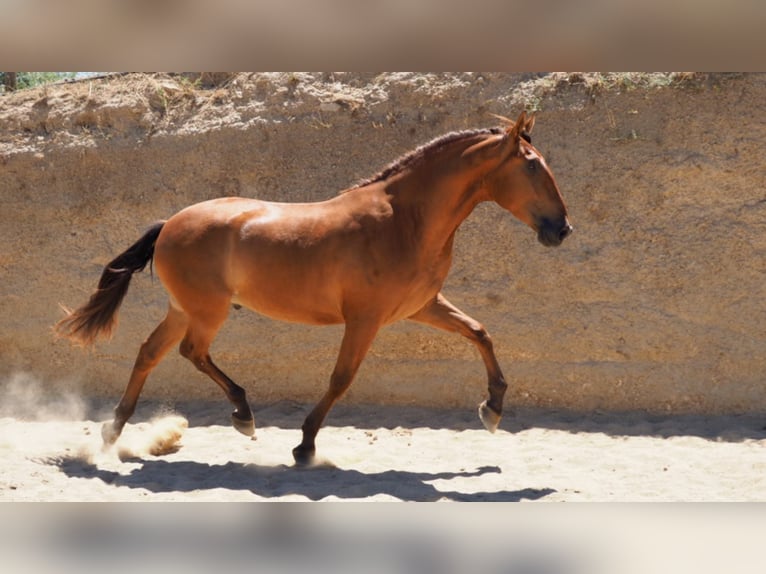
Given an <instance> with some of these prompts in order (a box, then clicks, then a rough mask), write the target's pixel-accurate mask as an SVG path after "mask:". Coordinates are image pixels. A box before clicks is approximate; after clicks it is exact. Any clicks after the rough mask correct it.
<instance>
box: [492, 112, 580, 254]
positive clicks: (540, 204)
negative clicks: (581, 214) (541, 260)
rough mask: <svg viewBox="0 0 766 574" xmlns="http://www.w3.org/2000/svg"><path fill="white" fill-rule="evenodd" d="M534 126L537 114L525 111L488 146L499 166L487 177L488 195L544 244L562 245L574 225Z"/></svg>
mask: <svg viewBox="0 0 766 574" xmlns="http://www.w3.org/2000/svg"><path fill="white" fill-rule="evenodd" d="M534 124H535V118H534V115H532V116H527V114H526V112H521V114H520V115H519V118H518V119H517V120H516V122H515V123H513V122H511V124H510V125H509V126H508V128H507V129H506V130H505V132H504V133H503V134H502V135H497V136H495V138H496V141H495V142H492V145H490V146H488V147H491V148H492V150H493V152H494V153H492V155H493V156H494V157H493V158H491V159H490V161H494V162H495V167H494V168H493V169H492V170H491V171H490V172H489V173H488V174H487V176H486V177H485V185H486V192H487V193H488V194H489V195H490V197H491V199H493V200H494V201H495V202H497V203H498V204H499V205H500V206H502V207H504V208H505V209H507V210H508V211H510V212H511V213H512V214H513V215H515V216H516V217H517V218H518V219H520V220H521V221H523V222H524V223H526V224H527V225H529V226H530V227H531V228H532V229H534V230H535V231H536V232H537V238H538V239H539V240H540V243H542V244H543V245H546V246H558V245H561V242H562V241H563V240H564V239H565V238H566V237H567V236H568V235H569V234H570V233H572V226H571V225H570V223H569V219H568V217H567V208H566V205H564V200H563V198H562V197H561V192H559V188H558V185H556V180H555V179H554V178H553V174H552V173H551V171H550V169H549V168H548V165H547V164H546V162H545V158H543V155H542V154H541V153H540V152H539V151H538V150H537V149H536V148H535V147H534V146H533V145H532V142H531V139H530V137H529V134H530V133H531V132H532V127H533V126H534ZM486 143H490V142H486ZM497 154H499V155H497ZM488 159H489V158H488ZM498 160H499V162H498Z"/></svg>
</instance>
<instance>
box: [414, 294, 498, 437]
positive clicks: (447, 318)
mask: <svg viewBox="0 0 766 574" xmlns="http://www.w3.org/2000/svg"><path fill="white" fill-rule="evenodd" d="M410 319H412V320H413V321H418V322H420V323H426V324H428V325H431V326H433V327H437V328H439V329H444V330H445V331H449V332H451V333H460V334H461V335H463V336H464V337H466V338H467V339H469V340H470V341H471V342H472V343H473V344H474V345H476V348H477V349H478V350H479V353H480V354H481V358H482V359H483V360H484V366H485V367H486V368H487V379H488V388H489V399H487V400H486V401H484V402H482V403H481V404H480V405H479V418H481V422H482V423H484V426H485V427H486V429H487V430H488V431H490V432H495V431H496V430H497V426H498V424H500V416H501V415H502V413H503V397H504V396H505V390H506V388H508V385H507V383H506V382H505V378H504V377H503V372H502V371H501V370H500V365H499V364H498V362H497V358H496V357H495V351H494V349H493V347H492V339H491V338H490V336H489V334H488V333H487V330H486V329H485V328H484V326H483V325H482V324H481V323H479V322H478V321H477V320H476V319H472V318H471V317H469V316H468V315H466V314H465V313H463V312H462V311H461V310H460V309H458V308H457V307H455V306H454V305H453V304H452V303H450V302H449V301H447V299H446V298H445V297H444V296H443V295H442V294H441V293H439V294H438V295H437V296H436V298H435V299H434V300H432V301H431V302H430V303H429V304H427V305H426V306H425V307H423V308H422V309H421V310H420V311H418V312H417V313H415V314H414V315H412V316H411V317H410Z"/></svg>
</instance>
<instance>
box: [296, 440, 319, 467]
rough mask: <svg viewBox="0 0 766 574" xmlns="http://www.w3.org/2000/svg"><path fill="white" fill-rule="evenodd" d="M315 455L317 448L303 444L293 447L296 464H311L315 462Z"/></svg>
mask: <svg viewBox="0 0 766 574" xmlns="http://www.w3.org/2000/svg"><path fill="white" fill-rule="evenodd" d="M315 455H316V449H315V448H307V447H304V446H303V445H302V444H299V445H298V446H296V447H295V448H294V449H293V458H294V459H295V464H296V466H309V465H310V464H312V463H313V462H314V457H315Z"/></svg>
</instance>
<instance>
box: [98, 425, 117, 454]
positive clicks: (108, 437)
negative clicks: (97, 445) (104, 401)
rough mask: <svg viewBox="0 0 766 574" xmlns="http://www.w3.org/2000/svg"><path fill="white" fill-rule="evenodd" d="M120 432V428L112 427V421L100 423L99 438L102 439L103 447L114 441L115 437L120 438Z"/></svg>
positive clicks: (115, 440) (110, 444)
mask: <svg viewBox="0 0 766 574" xmlns="http://www.w3.org/2000/svg"><path fill="white" fill-rule="evenodd" d="M120 433H121V430H117V429H115V428H114V422H113V421H110V422H106V423H104V424H103V425H101V438H102V439H103V441H104V448H108V447H110V446H112V445H113V444H114V443H116V442H117V439H118V438H120Z"/></svg>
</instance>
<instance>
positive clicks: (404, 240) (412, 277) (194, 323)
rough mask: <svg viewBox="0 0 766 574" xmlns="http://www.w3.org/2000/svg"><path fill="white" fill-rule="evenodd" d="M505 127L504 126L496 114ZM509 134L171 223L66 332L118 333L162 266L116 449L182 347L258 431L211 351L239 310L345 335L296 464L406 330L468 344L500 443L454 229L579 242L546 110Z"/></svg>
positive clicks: (487, 360) (485, 417) (218, 204)
mask: <svg viewBox="0 0 766 574" xmlns="http://www.w3.org/2000/svg"><path fill="white" fill-rule="evenodd" d="M498 117H500V116H498ZM503 119H504V120H505V121H506V122H507V124H506V125H505V126H504V127H494V128H482V129H475V130H465V131H459V132H451V133H448V134H446V135H444V136H441V137H438V138H436V139H434V140H432V141H431V142H429V143H427V144H425V145H422V146H420V147H418V148H416V149H414V150H412V151H411V152H409V153H406V154H404V155H403V156H401V157H400V158H399V159H398V160H396V161H395V162H393V163H391V164H390V165H388V167H386V168H384V169H383V170H382V171H380V172H379V173H378V174H377V175H375V176H374V177H372V178H370V179H367V180H363V181H360V182H358V183H357V184H356V185H353V186H352V187H349V188H347V189H345V190H343V191H341V192H340V193H338V194H336V195H335V196H334V197H332V198H330V199H327V200H324V201H319V202H313V203H278V202H267V201H260V200H258V199H251V198H244V197H224V198H218V199H211V200H208V201H203V202H201V203H196V204H194V205H191V206H189V207H186V208H184V209H182V210H181V211H179V212H178V213H176V214H175V215H173V216H172V217H170V219H168V220H166V221H159V222H157V223H155V224H154V225H152V226H151V227H149V229H148V230H147V231H146V232H145V233H144V234H143V235H142V236H141V237H140V239H138V241H136V242H135V243H134V244H133V245H131V246H130V247H129V248H128V249H127V250H125V251H124V252H123V253H121V254H120V255H118V256H117V257H116V258H115V259H114V260H113V261H111V262H110V263H108V264H107V265H106V266H105V268H104V269H103V272H102V275H101V278H100V280H99V283H98V288H97V289H96V290H95V292H94V293H93V294H92V295H91V297H90V299H89V300H88V301H87V303H85V304H84V305H83V306H82V307H80V308H78V309H77V310H75V311H71V310H68V309H66V308H65V307H64V311H65V312H66V316H65V317H64V318H62V319H61V320H60V321H59V322H58V323H56V325H54V330H55V331H56V333H57V334H58V335H59V336H62V337H66V338H69V339H71V340H72V341H73V342H75V343H79V344H81V345H83V346H87V345H90V344H93V343H94V341H95V340H96V339H97V338H98V337H99V336H109V335H110V334H111V332H112V329H113V328H114V326H115V322H116V315H117V311H118V310H119V307H120V304H121V302H122V300H123V298H124V296H125V294H126V292H127V290H128V286H129V284H130V281H131V277H132V275H133V274H134V273H136V272H139V271H142V270H143V269H144V268H145V267H146V265H147V264H149V263H152V262H153V266H154V272H155V273H156V275H157V276H158V277H159V279H160V281H161V283H162V285H163V286H164V288H165V289H166V291H167V293H168V296H169V304H168V310H167V314H166V316H165V318H164V319H163V320H162V321H161V322H160V323H159V325H158V326H157V327H156V328H155V329H154V331H153V332H152V333H151V334H150V335H149V337H148V338H147V339H146V340H145V341H144V342H143V344H142V345H141V346H140V350H139V352H138V356H137V357H136V360H135V364H134V366H133V370H132V372H131V375H130V379H129V381H128V384H127V387H126V389H125V391H124V394H123V395H122V398H121V399H120V401H119V403H118V404H117V406H116V408H115V409H114V420H112V421H107V422H105V423H104V424H103V427H102V438H103V442H104V446H105V447H108V446H110V445H112V444H114V443H115V441H116V440H117V439H118V437H119V436H120V433H121V432H122V430H123V427H124V426H125V424H126V422H127V421H128V419H130V417H131V415H132V414H133V412H134V410H135V407H136V403H137V401H138V398H139V395H140V393H141V389H142V388H143V386H144V383H145V381H146V379H147V376H148V375H149V373H150V372H151V371H152V369H153V368H154V367H155V366H156V365H157V364H158V363H159V362H160V361H161V360H162V358H163V357H164V356H165V355H166V354H167V353H168V351H170V350H171V349H172V348H173V347H174V346H176V345H179V350H180V353H181V355H182V356H183V357H185V358H187V359H188V360H189V361H191V363H192V364H193V365H194V366H195V367H196V368H197V369H198V370H199V371H201V372H202V373H204V374H206V375H207V376H209V377H210V378H211V379H212V380H213V381H215V383H217V384H218V385H219V386H220V387H221V389H223V392H224V393H225V394H226V397H227V398H228V400H229V401H230V402H231V403H232V405H233V406H234V411H233V413H232V415H231V420H232V424H233V426H234V428H235V429H236V430H238V431H239V432H241V433H243V434H244V435H247V436H252V435H254V433H255V422H254V419H253V414H252V411H251V409H250V406H249V404H248V401H247V396H246V393H245V390H244V389H243V388H242V387H240V386H239V385H237V384H236V383H235V382H234V381H232V380H231V379H230V378H229V377H228V376H227V375H226V374H225V373H224V372H223V371H222V370H221V369H220V368H219V367H218V366H217V365H216V364H215V363H214V362H213V359H212V358H211V356H210V353H209V347H210V344H211V343H212V341H213V339H214V338H215V336H216V334H217V333H218V331H219V329H220V328H221V326H222V325H223V323H224V322H225V321H226V319H227V316H228V313H229V309H230V308H231V307H232V306H235V307H240V306H244V307H247V308H249V309H251V310H253V311H255V312H257V313H260V314H262V315H265V316H267V317H270V318H273V319H277V320H283V321H291V322H298V323H304V324H311V325H331V324H344V325H345V327H344V332H343V338H342V342H341V346H340V350H339V352H338V356H337V361H336V363H335V367H334V369H333V371H332V374H331V376H330V382H329V388H328V389H327V391H326V392H325V393H324V395H323V396H322V397H321V399H320V400H319V402H318V403H317V404H316V406H315V407H314V408H313V410H311V412H310V413H309V414H308V416H307V417H306V418H305V421H304V423H303V425H302V427H301V430H302V433H303V435H302V441H301V442H300V444H298V446H296V447H295V448H294V449H293V451H292V454H293V458H294V460H295V463H296V465H304V464H309V463H311V462H312V460H314V457H315V455H316V442H315V439H316V435H317V433H318V432H319V429H320V427H321V426H322V423H323V421H324V420H325V417H326V416H327V414H328V412H329V411H330V409H331V408H332V406H333V405H334V404H335V403H336V401H338V399H339V398H340V397H341V396H342V395H343V394H344V392H345V391H346V390H347V389H348V388H349V386H350V385H351V383H352V381H353V379H354V375H355V374H356V372H357V369H358V368H359V366H360V364H361V363H362V361H363V359H364V358H365V355H366V353H367V351H368V350H369V348H370V346H371V344H372V342H373V340H374V339H375V337H376V334H377V333H378V331H379V330H380V329H381V327H383V326H385V325H390V324H391V323H394V322H396V321H400V320H403V319H407V320H410V321H415V322H418V323H422V324H426V325H430V326H432V327H435V328H437V329H441V330H444V331H448V332H451V333H458V334H460V335H462V336H463V337H465V338H466V339H468V340H469V341H470V342H471V343H473V344H474V345H475V346H476V347H477V348H478V351H479V353H480V355H481V358H482V360H483V362H484V365H485V367H486V371H487V379H488V387H487V388H488V394H489V396H488V398H487V399H485V400H484V401H483V402H482V403H481V404H480V405H479V418H480V419H481V421H482V423H483V425H484V427H485V428H486V429H487V430H489V431H490V432H495V430H496V429H497V427H498V424H499V422H500V418H501V415H502V411H503V397H504V395H505V392H506V388H507V386H508V385H507V383H506V381H505V378H504V376H503V373H502V371H501V369H500V365H499V363H498V361H497V358H496V357H495V352H494V350H493V343H492V339H491V338H490V335H489V334H488V333H487V330H486V329H485V328H484V326H483V325H482V324H481V323H479V322H478V321H476V320H475V319H473V318H472V317H470V316H468V315H466V314H465V313H463V311H461V310H460V309H458V308H457V307H456V306H455V305H453V304H452V303H450V302H449V301H448V300H447V298H446V297H445V296H444V295H443V294H442V293H441V289H442V285H443V284H444V281H445V279H446V277H447V274H448V271H449V269H450V264H451V261H452V251H453V242H454V238H455V232H456V231H457V229H458V227H459V226H460V224H461V223H462V222H463V221H464V220H465V219H466V217H468V216H469V215H470V213H471V212H472V211H473V209H474V208H475V207H476V205H478V204H479V203H480V202H485V201H494V202H495V203H497V204H498V205H500V206H501V207H503V208H505V209H506V210H508V211H510V212H511V213H512V214H513V215H514V216H515V217H516V218H518V219H519V220H520V221H522V222H523V223H525V224H527V225H528V226H529V227H530V228H532V230H534V231H535V232H536V233H537V238H538V239H539V241H540V243H542V244H543V245H545V246H558V245H560V244H561V243H562V241H563V240H564V239H565V238H566V237H567V236H568V235H570V233H571V232H572V225H571V224H570V222H569V218H568V213H567V208H566V205H565V203H564V200H563V198H562V195H561V193H560V191H559V188H558V185H557V184H556V181H555V179H554V177H553V174H552V173H551V171H550V169H549V167H548V165H547V164H546V161H545V159H544V157H543V155H542V154H541V153H540V152H539V151H538V150H537V149H536V148H535V147H534V146H533V145H532V140H531V137H530V133H531V132H532V128H533V126H534V123H535V116H534V114H531V115H527V113H526V112H525V111H522V112H521V113H520V115H519V116H518V119H517V120H516V121H515V122H514V121H512V120H507V119H506V118H503Z"/></svg>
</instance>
